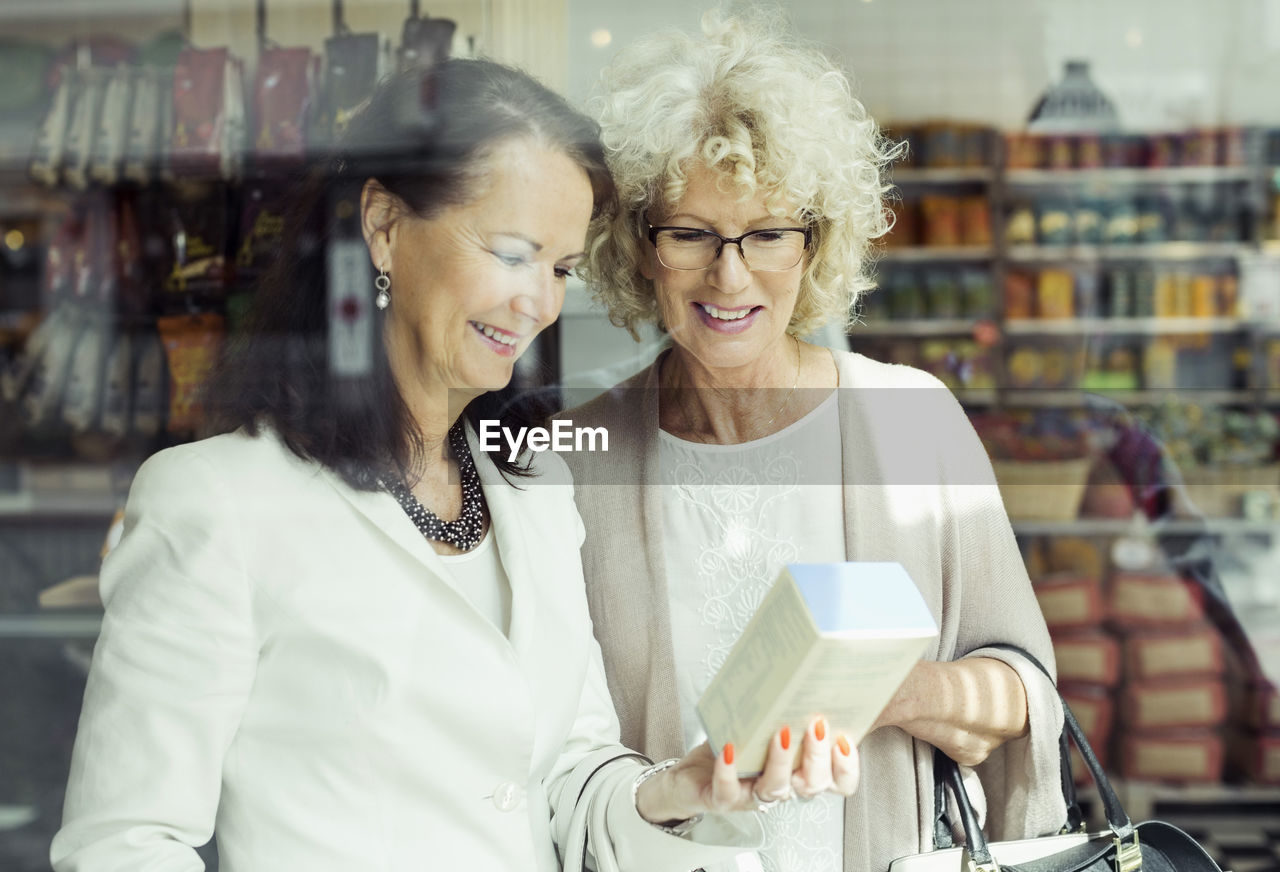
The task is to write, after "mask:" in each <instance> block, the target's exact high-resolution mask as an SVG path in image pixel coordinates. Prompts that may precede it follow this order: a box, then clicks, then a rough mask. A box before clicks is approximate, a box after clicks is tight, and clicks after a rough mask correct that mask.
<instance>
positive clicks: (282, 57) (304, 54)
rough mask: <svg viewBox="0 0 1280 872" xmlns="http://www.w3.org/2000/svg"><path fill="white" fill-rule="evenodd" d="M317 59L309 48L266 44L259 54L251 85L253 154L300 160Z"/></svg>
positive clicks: (265, 157)
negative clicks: (252, 85)
mask: <svg viewBox="0 0 1280 872" xmlns="http://www.w3.org/2000/svg"><path fill="white" fill-rule="evenodd" d="M315 69H316V58H315V57H314V56H313V55H312V53H311V50H310V49H308V48H305V47H303V48H279V47H268V48H265V49H263V50H262V51H261V52H260V53H259V55H258V71H257V75H256V76H255V81H254V87H253V96H254V99H253V107H254V113H253V114H254V120H253V155H254V158H255V159H257V160H259V161H264V160H268V161H270V160H301V159H302V157H303V156H304V155H305V153H306V146H307V140H306V133H307V130H308V127H309V126H310V120H309V117H308V116H309V112H310V110H311V107H312V97H313V92H314V89H315Z"/></svg>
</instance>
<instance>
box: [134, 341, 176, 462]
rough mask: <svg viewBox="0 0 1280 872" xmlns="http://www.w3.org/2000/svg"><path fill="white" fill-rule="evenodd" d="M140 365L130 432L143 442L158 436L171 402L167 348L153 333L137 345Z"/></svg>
mask: <svg viewBox="0 0 1280 872" xmlns="http://www.w3.org/2000/svg"><path fill="white" fill-rule="evenodd" d="M137 345H138V347H137V350H136V352H135V353H136V354H137V364H136V366H135V367H134V375H133V419H132V425H131V431H132V432H133V433H134V434H135V435H137V436H140V437H142V438H144V439H149V438H151V437H153V436H156V435H157V434H158V433H159V432H160V428H161V426H162V425H163V423H164V414H165V407H166V405H167V401H168V391H167V390H166V386H167V385H166V383H167V376H168V373H167V372H166V370H165V364H164V357H165V354H164V344H163V343H162V342H161V341H160V335H159V334H158V333H156V332H155V331H154V330H147V331H145V332H143V333H142V334H141V335H140V336H139V338H138V342H137Z"/></svg>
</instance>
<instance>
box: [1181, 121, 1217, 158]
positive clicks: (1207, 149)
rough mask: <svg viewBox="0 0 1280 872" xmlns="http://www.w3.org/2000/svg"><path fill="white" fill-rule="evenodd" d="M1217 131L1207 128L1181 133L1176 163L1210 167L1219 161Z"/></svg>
mask: <svg viewBox="0 0 1280 872" xmlns="http://www.w3.org/2000/svg"><path fill="white" fill-rule="evenodd" d="M1218 142H1219V140H1218V132H1217V131H1216V130H1210V129H1207V128H1201V129H1199V130H1189V131H1187V132H1186V133H1183V134H1182V139H1181V146H1180V148H1179V149H1178V163H1179V165H1181V166H1184V167H1211V166H1216V165H1217V164H1219V163H1221V162H1222V161H1221V156H1220V155H1219V154H1218Z"/></svg>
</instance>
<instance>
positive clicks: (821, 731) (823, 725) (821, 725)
mask: <svg viewBox="0 0 1280 872" xmlns="http://www.w3.org/2000/svg"><path fill="white" fill-rule="evenodd" d="M813 737H814V738H815V739H817V740H818V741H819V742H821V741H822V740H823V739H825V738H826V737H827V722H826V721H825V720H823V719H822V718H818V722H817V723H816V724H814V725H813Z"/></svg>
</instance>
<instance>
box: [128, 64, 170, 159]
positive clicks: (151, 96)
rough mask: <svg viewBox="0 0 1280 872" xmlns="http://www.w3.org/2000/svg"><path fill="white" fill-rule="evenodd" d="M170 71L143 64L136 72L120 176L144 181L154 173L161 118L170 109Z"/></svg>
mask: <svg viewBox="0 0 1280 872" xmlns="http://www.w3.org/2000/svg"><path fill="white" fill-rule="evenodd" d="M172 88H173V73H172V71H164V72H162V71H161V70H159V69H158V68H156V67H143V68H142V69H140V70H138V71H137V74H136V76H135V78H134V85H133V103H132V105H131V106H130V109H129V123H128V128H129V132H128V135H127V137H126V140H125V151H124V157H123V160H122V166H121V170H120V172H121V175H122V176H123V177H124V178H126V179H128V180H129V181H131V182H138V183H139V184H145V183H147V182H149V181H150V180H151V179H152V178H153V177H154V176H155V175H156V172H157V169H158V164H159V162H160V156H161V154H162V153H163V148H162V145H161V141H162V139H163V140H165V141H167V140H168V136H167V135H166V134H165V133H164V132H163V128H162V127H161V121H162V119H163V118H165V117H167V116H168V114H169V112H170V111H172V110H171V108H170V109H169V110H166V109H164V108H163V107H165V106H169V107H172V101H173V93H172Z"/></svg>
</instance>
